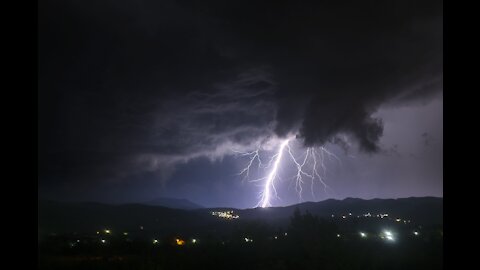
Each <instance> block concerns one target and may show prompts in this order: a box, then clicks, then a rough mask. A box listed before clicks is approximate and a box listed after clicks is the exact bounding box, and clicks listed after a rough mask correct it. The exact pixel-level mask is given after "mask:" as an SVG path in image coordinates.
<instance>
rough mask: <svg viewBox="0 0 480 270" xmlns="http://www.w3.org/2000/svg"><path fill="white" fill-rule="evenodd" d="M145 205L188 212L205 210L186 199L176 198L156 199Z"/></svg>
mask: <svg viewBox="0 0 480 270" xmlns="http://www.w3.org/2000/svg"><path fill="white" fill-rule="evenodd" d="M144 204H146V205H154V206H163V207H168V208H175V209H186V210H192V209H200V208H204V207H203V206H201V205H198V204H196V203H193V202H191V201H189V200H186V199H175V198H165V197H160V198H156V199H153V200H150V201H147V202H145V203H144Z"/></svg>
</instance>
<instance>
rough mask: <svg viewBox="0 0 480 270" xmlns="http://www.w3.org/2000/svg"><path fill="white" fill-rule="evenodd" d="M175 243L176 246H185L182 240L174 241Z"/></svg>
mask: <svg viewBox="0 0 480 270" xmlns="http://www.w3.org/2000/svg"><path fill="white" fill-rule="evenodd" d="M175 242H176V243H177V246H183V245H185V241H184V240H182V239H178V238H177V239H175Z"/></svg>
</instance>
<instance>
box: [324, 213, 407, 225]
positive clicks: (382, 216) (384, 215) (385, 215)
mask: <svg viewBox="0 0 480 270" xmlns="http://www.w3.org/2000/svg"><path fill="white" fill-rule="evenodd" d="M351 216H352V213H348V215H340V217H341V218H342V219H347V218H349V217H351ZM334 217H335V215H333V214H332V218H334ZM360 217H377V218H381V219H384V218H388V219H390V220H395V221H396V222H403V223H404V224H407V223H410V222H411V221H410V220H409V219H403V220H402V219H401V218H395V219H392V218H389V217H388V214H387V213H381V214H376V215H372V213H370V212H368V213H366V214H362V215H361V216H357V218H360Z"/></svg>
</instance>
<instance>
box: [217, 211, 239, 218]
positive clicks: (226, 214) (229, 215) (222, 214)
mask: <svg viewBox="0 0 480 270" xmlns="http://www.w3.org/2000/svg"><path fill="white" fill-rule="evenodd" d="M212 216H217V217H220V218H224V219H237V218H239V217H240V216H239V215H235V214H234V213H233V211H214V212H212Z"/></svg>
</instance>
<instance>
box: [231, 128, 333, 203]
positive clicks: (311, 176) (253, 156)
mask: <svg viewBox="0 0 480 270" xmlns="http://www.w3.org/2000/svg"><path fill="white" fill-rule="evenodd" d="M292 140H293V137H292V138H288V139H285V140H283V141H281V143H280V146H279V148H278V150H277V151H276V153H275V154H274V155H273V156H271V157H270V159H269V161H268V162H267V163H266V164H264V163H262V160H261V158H260V149H256V150H255V151H252V152H238V151H235V152H236V153H237V154H239V155H241V156H247V157H249V162H248V163H247V165H246V167H245V168H244V169H243V170H242V171H240V173H239V174H238V175H243V176H244V179H247V178H248V177H249V174H250V169H251V168H252V166H253V165H254V164H255V163H256V164H258V168H259V169H269V168H271V169H270V172H269V173H268V175H267V176H266V177H262V178H260V179H256V180H251V181H252V182H258V181H265V183H264V185H262V187H263V190H262V192H261V193H260V195H261V196H260V197H261V199H260V202H259V203H258V204H257V206H261V207H269V206H271V199H272V195H274V196H275V197H278V196H277V190H276V188H275V180H276V179H277V178H279V177H278V170H279V166H280V164H281V162H282V158H283V157H284V155H286V154H287V153H288V157H290V160H291V161H292V162H293V165H294V166H295V167H296V172H297V173H296V174H295V175H294V176H293V177H292V180H294V183H295V190H296V191H297V193H298V195H299V198H300V200H303V198H302V192H303V185H304V183H305V180H306V179H308V180H309V181H310V183H311V191H312V196H313V197H314V198H315V194H314V192H313V190H314V189H313V186H314V182H315V181H316V180H318V181H319V182H320V183H321V184H322V185H323V187H324V190H325V193H327V188H329V187H328V185H327V184H326V183H325V181H324V180H323V178H324V177H325V175H326V170H327V168H326V166H325V162H324V161H325V157H326V156H327V157H328V158H329V159H331V158H332V157H333V158H335V159H336V160H337V161H339V162H340V160H339V159H338V157H337V156H336V155H335V154H333V153H332V152H330V151H328V150H327V149H325V147H323V146H322V147H319V148H314V147H309V148H306V150H305V152H304V153H303V154H302V155H301V157H296V156H295V154H294V153H293V151H292V148H291V147H290V145H289V143H290V142H291V141H292ZM318 167H321V169H322V172H323V173H322V174H323V176H321V175H320V173H319V170H318ZM307 168H310V169H307Z"/></svg>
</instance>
